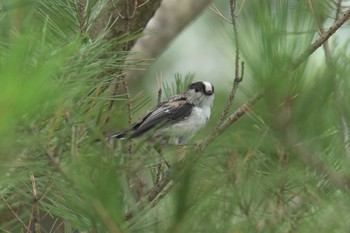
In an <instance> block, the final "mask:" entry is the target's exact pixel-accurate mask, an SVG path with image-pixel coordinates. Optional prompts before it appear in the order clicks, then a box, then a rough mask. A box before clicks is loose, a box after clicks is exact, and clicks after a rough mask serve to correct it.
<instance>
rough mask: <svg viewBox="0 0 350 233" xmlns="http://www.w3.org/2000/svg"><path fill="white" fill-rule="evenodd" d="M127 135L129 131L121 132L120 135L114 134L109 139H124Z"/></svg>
mask: <svg viewBox="0 0 350 233" xmlns="http://www.w3.org/2000/svg"><path fill="white" fill-rule="evenodd" d="M127 133H128V132H127V131H124V132H119V133H116V134H113V135H112V136H110V137H109V138H113V139H124V138H125V136H126V134H127Z"/></svg>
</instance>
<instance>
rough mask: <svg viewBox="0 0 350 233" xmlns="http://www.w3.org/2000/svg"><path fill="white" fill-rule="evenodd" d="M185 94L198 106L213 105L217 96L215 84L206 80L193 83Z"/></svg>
mask: <svg viewBox="0 0 350 233" xmlns="http://www.w3.org/2000/svg"><path fill="white" fill-rule="evenodd" d="M185 96H186V97H187V99H188V101H189V102H190V103H192V104H194V105H196V106H200V107H211V106H212V105H213V102H214V96H215V95H214V86H213V85H212V84H211V83H210V82H205V81H202V82H195V83H192V84H191V85H190V86H189V87H188V89H187V91H186V92H185Z"/></svg>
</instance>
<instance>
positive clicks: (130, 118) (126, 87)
mask: <svg viewBox="0 0 350 233" xmlns="http://www.w3.org/2000/svg"><path fill="white" fill-rule="evenodd" d="M123 85H124V90H125V94H126V97H127V99H128V123H129V129H131V128H132V105H131V95H130V91H129V87H128V83H127V82H126V80H125V79H123ZM131 151H132V145H131V143H128V152H129V154H131Z"/></svg>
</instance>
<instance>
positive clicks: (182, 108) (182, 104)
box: [131, 98, 193, 137]
mask: <svg viewBox="0 0 350 233" xmlns="http://www.w3.org/2000/svg"><path fill="white" fill-rule="evenodd" d="M192 108H193V104H190V103H188V102H187V101H186V99H185V98H174V99H171V100H170V101H168V102H164V103H161V104H159V105H158V106H157V107H156V108H155V109H154V110H153V111H151V112H149V113H148V114H147V115H146V116H145V117H144V118H143V119H142V120H141V121H140V122H138V123H137V124H135V125H134V126H133V128H132V133H131V137H138V136H140V135H142V134H143V133H145V132H147V131H148V130H150V129H152V128H155V127H160V126H164V125H168V124H174V123H176V122H178V121H180V120H182V119H184V118H186V117H188V116H189V115H190V114H191V111H192Z"/></svg>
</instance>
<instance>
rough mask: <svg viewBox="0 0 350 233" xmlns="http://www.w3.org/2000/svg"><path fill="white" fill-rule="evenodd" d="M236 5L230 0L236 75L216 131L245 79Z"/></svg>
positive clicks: (234, 0)
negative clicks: (241, 60)
mask: <svg viewBox="0 0 350 233" xmlns="http://www.w3.org/2000/svg"><path fill="white" fill-rule="evenodd" d="M235 7H236V0H230V10H231V17H232V29H233V34H234V44H235V48H236V50H235V55H236V56H235V76H234V80H233V85H232V89H231V92H230V95H229V97H228V100H227V101H226V104H225V107H224V110H223V111H222V113H221V117H220V119H219V121H218V123H217V125H216V127H215V129H214V133H215V131H217V130H218V128H219V127H220V126H221V125H222V123H223V122H224V120H225V118H226V116H227V114H228V113H229V111H230V108H231V106H232V103H233V100H234V98H235V97H236V93H237V88H238V86H239V84H240V82H241V81H242V79H243V74H244V63H243V62H242V68H240V57H239V50H240V49H239V48H240V46H239V39H238V31H237V24H236V17H235ZM240 69H241V76H240V75H239V70H240Z"/></svg>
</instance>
